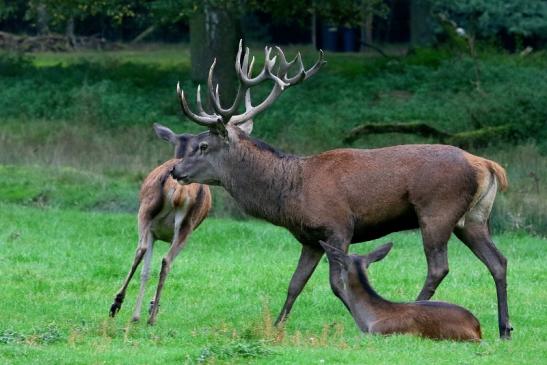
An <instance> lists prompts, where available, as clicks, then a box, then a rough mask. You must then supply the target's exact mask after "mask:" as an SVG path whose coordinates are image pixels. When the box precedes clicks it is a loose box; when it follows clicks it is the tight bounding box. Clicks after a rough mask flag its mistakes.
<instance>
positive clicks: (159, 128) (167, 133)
mask: <svg viewBox="0 0 547 365" xmlns="http://www.w3.org/2000/svg"><path fill="white" fill-rule="evenodd" d="M154 131H156V135H157V136H158V137H160V138H161V139H164V140H166V141H167V142H169V143H171V144H172V145H175V144H176V143H177V136H176V134H175V133H173V131H172V130H170V129H169V128H167V127H166V126H163V125H161V124H159V123H154Z"/></svg>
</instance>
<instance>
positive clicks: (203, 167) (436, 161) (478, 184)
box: [172, 44, 511, 338]
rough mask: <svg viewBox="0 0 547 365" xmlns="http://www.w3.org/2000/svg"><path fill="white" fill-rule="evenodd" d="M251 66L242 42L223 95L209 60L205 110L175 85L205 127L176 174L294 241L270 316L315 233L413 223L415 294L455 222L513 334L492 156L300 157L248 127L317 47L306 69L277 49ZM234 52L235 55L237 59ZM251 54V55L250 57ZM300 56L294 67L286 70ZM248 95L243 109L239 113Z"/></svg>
mask: <svg viewBox="0 0 547 365" xmlns="http://www.w3.org/2000/svg"><path fill="white" fill-rule="evenodd" d="M276 50H277V56H275V57H271V52H272V49H271V48H269V47H266V52H265V65H264V68H263V69H262V70H261V71H260V73H259V74H258V75H257V76H255V77H252V75H253V73H252V66H253V61H250V62H249V51H248V49H247V50H246V51H245V52H244V56H243V58H241V55H242V47H241V44H240V48H239V52H238V55H237V58H236V62H235V68H236V73H237V76H238V78H239V81H240V86H239V90H238V93H237V95H236V97H235V101H234V103H233V104H232V105H231V106H230V107H228V108H225V107H223V106H222V105H221V103H220V98H219V93H218V85H217V87H215V86H214V85H213V81H212V80H213V72H214V66H215V62H216V61H215V62H213V65H212V66H211V69H210V72H209V80H208V93H207V94H208V97H209V104H210V105H211V106H212V111H211V112H209V113H207V112H205V111H204V110H203V107H202V104H201V97H200V91H199V88H198V95H197V98H196V104H197V110H198V113H197V114H196V113H194V112H192V111H191V110H190V108H189V106H188V102H187V100H186V96H185V94H184V93H183V91H182V90H181V89H180V87H177V90H178V94H179V97H180V103H181V107H182V110H183V112H184V114H185V115H186V116H187V117H188V118H189V119H190V120H192V121H193V122H195V123H197V124H200V125H202V126H205V127H207V128H208V131H207V132H204V133H201V134H198V135H195V136H190V137H189V138H188V141H187V144H188V148H187V149H186V153H185V154H184V158H183V159H182V160H181V161H180V162H179V163H178V164H177V165H176V166H175V169H174V171H173V174H172V175H173V177H175V178H176V179H177V180H178V181H180V182H182V183H185V184H189V183H195V182H198V183H204V184H213V185H221V186H223V187H224V188H225V189H226V190H227V191H228V192H229V193H230V195H231V196H232V197H233V198H234V199H235V200H236V201H237V202H238V203H239V205H240V206H241V207H242V208H243V210H245V212H247V213H248V214H250V215H252V216H254V217H257V218H261V219H264V220H267V221H269V222H271V223H273V224H276V225H279V226H283V227H285V228H287V229H288V230H289V231H290V232H291V233H292V234H293V235H294V237H295V238H296V239H297V240H298V241H299V242H300V243H301V244H302V252H301V256H300V260H299V262H298V266H297V268H296V271H295V273H294V274H293V277H292V279H291V282H290V285H289V290H288V294H287V299H286V301H285V304H284V306H283V309H282V310H281V313H280V315H279V317H278V318H277V323H280V322H282V321H284V320H285V318H286V317H287V316H288V314H289V312H290V310H291V308H292V305H293V303H294V301H295V300H296V298H297V297H298V295H299V294H300V292H301V291H302V289H303V288H304V286H305V285H306V282H307V281H308V279H309V278H310V276H311V275H312V273H313V271H314V270H315V267H316V266H317V263H318V262H319V260H320V258H321V256H322V255H323V253H324V251H323V249H322V248H321V246H320V245H319V243H318V242H319V240H323V241H325V242H327V244H329V245H331V246H334V247H337V248H339V249H341V250H342V251H344V252H347V249H348V245H349V244H350V243H356V242H363V241H369V240H373V239H376V238H379V237H382V236H385V235H387V234H389V233H391V232H397V231H401V230H408V229H416V228H419V229H420V230H421V233H422V240H423V245H424V251H425V255H426V259H427V266H428V270H427V278H426V280H425V284H424V286H423V289H422V290H421V292H420V294H419V295H418V299H419V300H427V299H429V298H431V297H432V296H433V294H434V293H435V289H436V288H437V286H438V285H439V284H440V283H441V281H442V280H443V278H444V277H445V276H446V274H447V273H448V250H447V242H448V239H449V238H450V235H451V234H452V232H454V233H455V234H456V236H457V237H458V238H459V239H460V240H461V241H462V242H463V243H464V244H466V245H467V246H468V247H469V248H470V249H471V250H472V251H473V253H474V254H475V255H476V256H477V257H478V258H479V259H480V260H481V261H482V262H483V263H484V264H485V265H486V266H487V267H488V269H489V270H490V273H491V274H492V276H493V278H494V281H495V284H496V291H497V298H498V324H499V331H500V336H502V337H504V338H509V337H510V330H511V326H510V324H509V313H508V309H507V289H506V286H507V283H506V266H507V260H506V259H505V257H504V256H503V255H502V254H501V253H500V252H499V251H498V250H497V248H496V246H495V245H494V243H493V242H492V239H491V237H490V232H489V230H488V219H489V217H490V211H491V209H492V205H493V203H494V198H495V197H496V192H497V190H498V187H499V188H501V190H503V189H505V188H506V187H507V177H506V175H505V170H504V169H503V168H502V167H501V166H500V165H498V164H497V163H495V162H493V161H490V160H487V159H484V158H481V157H478V156H474V155H471V154H469V153H467V152H465V151H462V150H461V149H459V148H456V147H452V146H446V145H402V146H394V147H387V148H379V149H370V150H359V149H336V150H332V151H327V152H324V153H320V154H318V155H313V156H308V157H299V156H293V155H288V154H284V153H282V152H280V151H277V150H276V149H275V148H273V147H271V146H269V145H267V144H265V143H264V142H261V141H258V140H256V139H253V138H251V137H250V136H249V134H250V133H251V131H252V127H253V120H252V118H254V117H255V116H256V115H257V114H258V113H260V112H261V111H263V110H265V109H266V108H268V107H269V106H270V105H272V103H273V102H274V101H275V100H276V99H277V98H278V97H279V96H280V95H281V93H282V92H283V91H284V90H287V89H288V88H289V87H291V86H293V85H296V84H298V83H300V82H302V81H304V80H306V79H308V78H310V77H311V76H313V75H314V74H315V73H316V72H317V71H318V70H319V68H320V67H321V65H323V64H324V61H323V55H322V53H321V54H320V57H319V60H318V61H317V62H316V63H315V65H314V66H313V67H312V68H311V69H309V70H307V71H306V70H305V69H304V66H303V64H302V60H301V58H300V55H298V56H297V57H296V58H295V59H294V60H293V61H292V62H287V60H286V58H285V56H284V54H283V52H282V51H281V49H279V48H276ZM240 60H241V61H240ZM253 60H254V58H253ZM294 66H296V68H297V70H296V72H295V76H292V77H291V76H289V75H288V73H289V70H290V69H291V68H292V67H294ZM263 81H270V82H272V84H273V88H272V90H271V92H270V94H269V95H268V96H267V97H266V99H265V100H263V101H262V102H260V103H259V104H257V105H253V101H252V98H251V94H250V89H251V87H253V86H255V85H258V84H260V83H262V82H263ZM243 100H244V101H245V102H244V105H245V110H244V111H243V112H242V113H241V114H237V113H238V107H239V106H240V104H241V103H242V102H243ZM336 270H337V269H336V267H335V266H331V273H330V279H331V286H332V289H333V291H334V293H335V294H336V295H338V296H342V300H344V298H343V295H344V294H343V291H341V290H340V285H341V284H340V283H339V281H338V279H337V278H338V277H339V275H338V274H337V273H336V272H335V271H336Z"/></svg>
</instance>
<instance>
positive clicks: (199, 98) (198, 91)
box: [196, 85, 207, 116]
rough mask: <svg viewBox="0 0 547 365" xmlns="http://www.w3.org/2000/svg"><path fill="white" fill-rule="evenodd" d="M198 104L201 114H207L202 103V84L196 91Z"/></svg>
mask: <svg viewBox="0 0 547 365" xmlns="http://www.w3.org/2000/svg"><path fill="white" fill-rule="evenodd" d="M196 105H197V107H198V113H199V115H202V116H207V113H205V110H204V109H203V105H202V104H201V85H198V88H197V91H196Z"/></svg>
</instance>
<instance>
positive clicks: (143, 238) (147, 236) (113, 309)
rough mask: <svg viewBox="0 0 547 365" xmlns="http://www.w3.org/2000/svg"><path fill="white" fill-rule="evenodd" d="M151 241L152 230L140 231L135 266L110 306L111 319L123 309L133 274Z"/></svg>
mask: <svg viewBox="0 0 547 365" xmlns="http://www.w3.org/2000/svg"><path fill="white" fill-rule="evenodd" d="M150 241H151V233H150V229H149V227H143V229H142V230H140V233H139V245H138V247H137V250H136V252H135V258H134V259H133V264H132V265H131V268H130V269H129V273H128V274H127V276H126V277H125V280H124V281H123V284H122V287H121V288H120V290H119V291H118V293H117V294H116V297H115V299H114V303H112V305H111V306H110V316H111V317H114V316H115V315H116V313H118V312H119V310H120V308H121V307H122V303H123V300H124V298H125V291H126V290H127V286H128V285H129V282H130V281H131V278H132V277H133V274H135V270H137V267H138V266H139V264H140V263H141V260H142V258H143V256H144V254H145V253H146V250H147V248H148V244H149V242H150Z"/></svg>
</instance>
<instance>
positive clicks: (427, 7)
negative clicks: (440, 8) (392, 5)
mask: <svg viewBox="0 0 547 365" xmlns="http://www.w3.org/2000/svg"><path fill="white" fill-rule="evenodd" d="M430 12H431V3H430V2H429V1H425V0H410V43H411V45H412V47H417V46H428V45H430V44H431V43H432V42H433V26H432V24H431V15H430Z"/></svg>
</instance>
